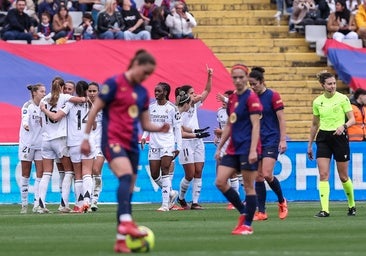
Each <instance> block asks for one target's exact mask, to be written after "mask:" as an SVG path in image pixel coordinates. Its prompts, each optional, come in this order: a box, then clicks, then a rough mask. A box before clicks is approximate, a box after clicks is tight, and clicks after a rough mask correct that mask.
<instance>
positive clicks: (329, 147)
mask: <svg viewBox="0 0 366 256" xmlns="http://www.w3.org/2000/svg"><path fill="white" fill-rule="evenodd" d="M334 132H335V131H322V130H319V132H318V134H317V136H316V147H317V150H316V158H329V159H330V158H332V155H333V157H334V160H336V161H337V162H347V161H349V160H350V148H349V141H348V135H347V133H345V132H344V133H343V134H342V135H333V133H334Z"/></svg>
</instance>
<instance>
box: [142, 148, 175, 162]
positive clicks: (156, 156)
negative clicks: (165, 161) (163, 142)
mask: <svg viewBox="0 0 366 256" xmlns="http://www.w3.org/2000/svg"><path fill="white" fill-rule="evenodd" d="M174 150H175V148H174V147H167V148H149V157H148V159H149V160H160V159H161V158H162V157H163V156H171V157H173V156H174V153H173V151H174Z"/></svg>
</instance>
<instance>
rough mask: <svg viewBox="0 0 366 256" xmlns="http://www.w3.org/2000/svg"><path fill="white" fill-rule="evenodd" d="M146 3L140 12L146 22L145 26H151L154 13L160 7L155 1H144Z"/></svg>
mask: <svg viewBox="0 0 366 256" xmlns="http://www.w3.org/2000/svg"><path fill="white" fill-rule="evenodd" d="M144 2H145V3H144V4H143V5H142V6H141V8H140V9H139V12H140V15H141V17H142V19H143V20H144V22H145V25H149V24H150V21H151V18H152V15H153V11H154V10H155V8H156V7H158V6H157V5H156V4H155V0H144Z"/></svg>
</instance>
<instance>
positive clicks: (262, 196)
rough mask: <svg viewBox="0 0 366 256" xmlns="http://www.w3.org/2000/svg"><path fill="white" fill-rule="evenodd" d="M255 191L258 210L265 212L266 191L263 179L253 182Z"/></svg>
mask: <svg viewBox="0 0 366 256" xmlns="http://www.w3.org/2000/svg"><path fill="white" fill-rule="evenodd" d="M255 192H256V193H257V200H258V202H257V205H258V211H259V212H266V198H267V191H266V185H265V184H264V181H258V182H256V183H255Z"/></svg>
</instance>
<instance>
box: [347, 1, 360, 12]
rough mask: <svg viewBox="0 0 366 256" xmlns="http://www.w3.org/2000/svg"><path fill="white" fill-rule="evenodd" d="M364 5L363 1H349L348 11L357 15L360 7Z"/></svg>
mask: <svg viewBox="0 0 366 256" xmlns="http://www.w3.org/2000/svg"><path fill="white" fill-rule="evenodd" d="M361 4H362V0H347V1H346V5H347V9H348V10H350V11H351V12H352V14H354V15H355V14H356V13H357V10H358V6H359V5H361Z"/></svg>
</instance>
